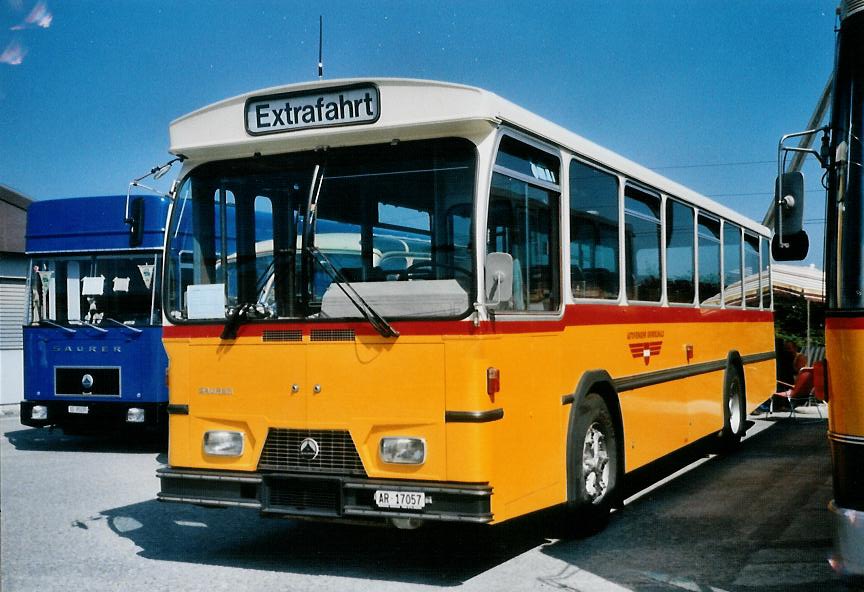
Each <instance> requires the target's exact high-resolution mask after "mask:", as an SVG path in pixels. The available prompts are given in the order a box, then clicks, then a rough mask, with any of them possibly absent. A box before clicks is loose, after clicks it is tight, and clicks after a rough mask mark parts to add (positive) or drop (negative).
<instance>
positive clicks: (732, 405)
mask: <svg viewBox="0 0 864 592" xmlns="http://www.w3.org/2000/svg"><path fill="white" fill-rule="evenodd" d="M728 405H729V428H730V429H731V430H732V433H733V434H738V432H739V430H740V429H741V387H740V385H739V384H738V381H737V380H733V381H732V384H730V385H729V403H728Z"/></svg>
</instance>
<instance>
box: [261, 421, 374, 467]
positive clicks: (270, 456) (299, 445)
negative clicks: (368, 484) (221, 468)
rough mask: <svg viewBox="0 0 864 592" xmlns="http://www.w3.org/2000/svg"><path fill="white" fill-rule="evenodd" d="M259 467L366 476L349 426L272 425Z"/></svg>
mask: <svg viewBox="0 0 864 592" xmlns="http://www.w3.org/2000/svg"><path fill="white" fill-rule="evenodd" d="M258 470H259V471H288V472H292V473H318V474H328V475H362V476H366V470H365V469H364V468H363V461H362V460H360V455H359V454H358V453H357V448H356V447H355V446H354V441H353V440H352V439H351V434H349V433H348V432H347V431H346V430H293V429H285V428H270V431H269V432H268V433H267V441H266V442H265V443H264V450H263V451H262V452H261V459H260V460H259V461H258Z"/></svg>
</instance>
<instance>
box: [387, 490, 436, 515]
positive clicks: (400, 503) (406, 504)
mask: <svg viewBox="0 0 864 592" xmlns="http://www.w3.org/2000/svg"><path fill="white" fill-rule="evenodd" d="M375 505H376V506H378V507H379V508H396V509H399V510H422V509H423V508H425V507H426V494H425V493H423V492H419V491H384V490H381V489H379V490H377V491H376V492H375Z"/></svg>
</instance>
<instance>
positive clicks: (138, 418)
mask: <svg viewBox="0 0 864 592" xmlns="http://www.w3.org/2000/svg"><path fill="white" fill-rule="evenodd" d="M144 413H145V412H144V410H143V409H141V408H140V407H130V408H129V410H128V411H127V412H126V421H127V422H128V423H144Z"/></svg>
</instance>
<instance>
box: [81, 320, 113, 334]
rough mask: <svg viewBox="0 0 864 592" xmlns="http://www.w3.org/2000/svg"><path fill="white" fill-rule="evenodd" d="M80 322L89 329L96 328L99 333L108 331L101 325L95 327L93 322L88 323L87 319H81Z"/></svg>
mask: <svg viewBox="0 0 864 592" xmlns="http://www.w3.org/2000/svg"><path fill="white" fill-rule="evenodd" d="M81 324H82V325H84V326H85V327H90V328H91V329H96V330H97V331H99V332H100V333H107V332H108V329H103V328H102V327H97V326H96V325H94V324H93V323H88V322H87V321H81Z"/></svg>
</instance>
